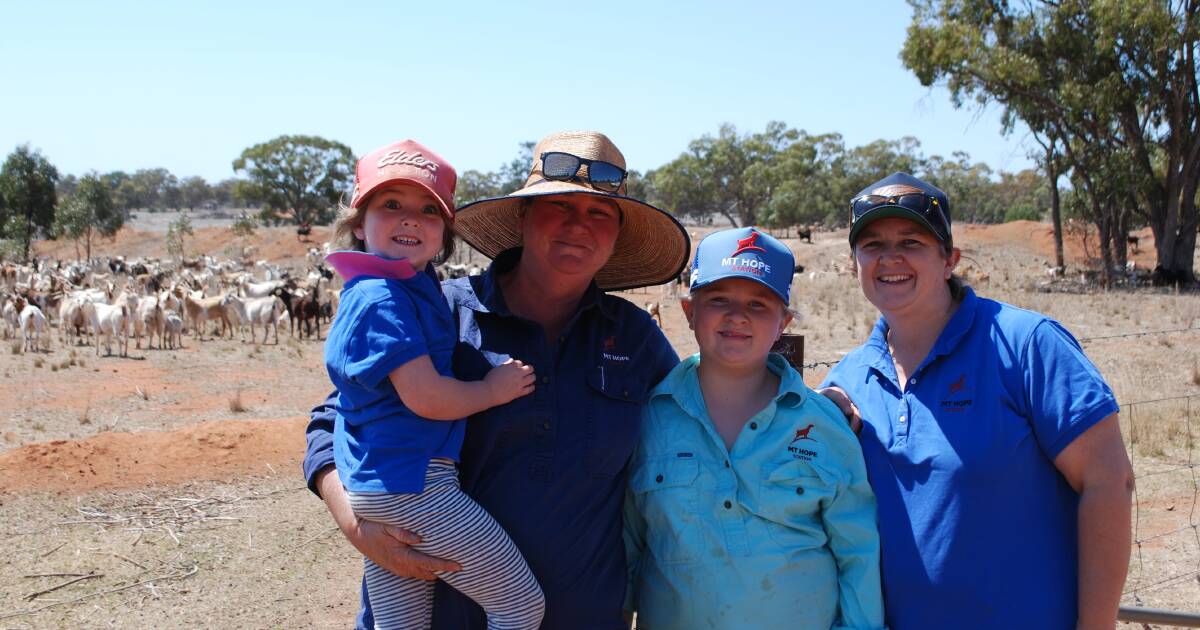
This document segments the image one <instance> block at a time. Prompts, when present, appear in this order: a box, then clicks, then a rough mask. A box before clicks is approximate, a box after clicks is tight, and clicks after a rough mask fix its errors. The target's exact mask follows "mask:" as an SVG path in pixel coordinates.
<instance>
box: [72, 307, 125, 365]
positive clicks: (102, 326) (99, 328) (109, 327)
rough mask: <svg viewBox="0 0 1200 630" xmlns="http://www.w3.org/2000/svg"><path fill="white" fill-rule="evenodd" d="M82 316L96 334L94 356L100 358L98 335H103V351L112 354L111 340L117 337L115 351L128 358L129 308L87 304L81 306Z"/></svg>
mask: <svg viewBox="0 0 1200 630" xmlns="http://www.w3.org/2000/svg"><path fill="white" fill-rule="evenodd" d="M83 309H84V315H85V316H86V317H87V318H88V320H89V321H91V323H92V330H94V331H95V333H96V356H100V335H104V339H105V341H104V348H105V351H106V352H107V353H108V354H109V355H111V354H112V338H113V335H116V336H117V350H118V351H119V352H120V353H121V356H123V357H126V356H129V329H128V326H129V307H128V306H127V305H125V304H124V303H120V304H97V303H94V302H88V303H87V304H85V305H84V306H83Z"/></svg>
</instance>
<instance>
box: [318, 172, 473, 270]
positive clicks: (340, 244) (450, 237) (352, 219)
mask: <svg viewBox="0 0 1200 630" xmlns="http://www.w3.org/2000/svg"><path fill="white" fill-rule="evenodd" d="M385 190H386V189H385ZM372 196H374V193H372ZM370 200H371V197H367V198H366V199H363V200H362V201H361V202H359V204H358V207H357V208H352V207H350V206H347V205H346V204H344V203H342V202H340V201H339V202H338V212H337V218H336V219H334V220H333V238H332V246H333V249H335V250H343V251H344V250H355V251H360V252H365V251H367V244H366V243H365V242H363V240H362V239H360V238H358V237H357V236H355V235H354V230H356V229H357V228H360V227H362V224H363V219H364V218H365V217H366V215H367V204H368V202H370ZM439 216H440V217H441V218H442V250H441V251H440V252H438V255H437V256H435V257H434V258H433V261H432V262H433V264H435V265H436V264H439V263H443V262H446V261H447V260H450V257H451V256H453V255H454V245H455V240H454V224H453V222H451V221H450V220H448V219H446V215H444V214H440V213H439Z"/></svg>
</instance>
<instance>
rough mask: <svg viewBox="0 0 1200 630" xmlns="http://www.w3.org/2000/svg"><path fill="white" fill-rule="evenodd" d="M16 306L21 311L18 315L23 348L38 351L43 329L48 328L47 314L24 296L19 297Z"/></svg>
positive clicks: (26, 350)
mask: <svg viewBox="0 0 1200 630" xmlns="http://www.w3.org/2000/svg"><path fill="white" fill-rule="evenodd" d="M14 306H15V308H16V309H17V311H18V312H19V313H20V315H18V317H19V318H20V326H21V346H22V350H23V351H24V352H28V351H30V350H33V351H34V352H38V351H39V350H41V346H42V329H43V328H46V315H45V314H43V313H42V309H40V308H38V307H37V306H35V305H33V304H30V303H29V302H27V301H25V298H22V297H19V298H17V303H16V304H15V305H14Z"/></svg>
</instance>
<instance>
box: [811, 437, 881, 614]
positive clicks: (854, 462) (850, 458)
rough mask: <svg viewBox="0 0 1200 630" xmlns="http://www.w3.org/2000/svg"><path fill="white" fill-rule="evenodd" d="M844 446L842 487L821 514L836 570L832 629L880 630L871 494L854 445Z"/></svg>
mask: <svg viewBox="0 0 1200 630" xmlns="http://www.w3.org/2000/svg"><path fill="white" fill-rule="evenodd" d="M843 430H845V429H843ZM845 442H846V451H850V450H851V449H852V451H853V452H843V453H842V458H841V459H842V462H843V465H844V466H845V468H844V469H843V471H842V472H843V474H844V478H843V479H844V481H845V483H844V485H842V486H841V487H839V488H838V492H837V494H836V495H834V497H833V499H832V500H831V501H830V502H829V504H828V505H826V506H825V507H824V509H823V510H822V511H821V517H822V520H823V521H824V526H825V533H826V534H827V535H828V536H829V550H830V551H832V552H833V557H834V560H835V561H836V562H837V567H838V611H839V613H840V614H839V618H840V622H839V625H838V626H836V628H838V629H842V628H847V629H848V628H883V627H884V625H883V623H884V622H883V594H882V588H881V586H880V575H879V530H878V529H877V525H876V517H875V494H874V493H873V492H872V491H871V485H870V484H869V483H867V470H866V465H865V464H864V463H863V457H862V452H861V451H859V449H858V441H857V440H853V439H848V440H845Z"/></svg>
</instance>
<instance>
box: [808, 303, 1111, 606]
mask: <svg viewBox="0 0 1200 630" xmlns="http://www.w3.org/2000/svg"><path fill="white" fill-rule="evenodd" d="M886 335H887V322H886V321H884V320H883V319H882V318H881V319H880V320H879V322H878V323H877V324H876V325H875V329H874V331H873V332H872V333H871V336H870V338H869V339H868V340H867V342H866V343H865V344H863V345H862V346H861V347H859V348H857V349H855V350H854V351H853V352H851V353H850V354H849V355H847V356H846V358H845V359H843V360H842V361H841V362H840V363H839V364H838V365H837V366H836V367H835V368H834V369H833V371H831V372H830V373H829V376H828V377H827V378H826V380H825V385H837V386H839V387H841V388H843V389H845V390H846V391H847V392H848V393H849V394H850V397H851V399H853V400H854V402H855V403H856V404H857V405H858V407H859V409H860V410H861V412H862V415H863V430H862V434H861V435H860V441H861V443H862V448H863V455H864V457H865V459H866V463H867V474H868V477H869V479H870V481H871V487H872V488H873V489H874V491H875V496H876V500H877V502H878V506H879V528H880V543H881V546H882V552H883V553H882V568H883V593H884V610H885V612H886V616H887V623H888V626H890V627H891V628H893V629H896V630H905V629H908V628H919V629H921V630H928V629H937V628H964V627H970V628H979V629H986V628H997V629H999V628H1005V629H1007V628H1030V629H1036V628H1060V629H1061V628H1074V627H1075V620H1076V594H1077V577H1078V570H1077V562H1078V558H1077V530H1076V518H1077V507H1078V502H1079V497H1078V495H1077V494H1076V493H1075V492H1074V491H1073V490H1072V489H1071V487H1070V486H1069V485H1068V484H1067V482H1066V479H1064V478H1063V476H1062V474H1060V473H1059V472H1058V469H1057V468H1055V466H1054V461H1053V460H1054V458H1055V457H1056V456H1058V454H1059V453H1061V452H1062V450H1063V449H1064V448H1066V447H1067V445H1069V444H1070V443H1071V442H1072V441H1073V440H1074V439H1075V438H1077V437H1079V435H1080V434H1082V433H1083V432H1084V431H1087V430H1088V429H1089V428H1091V427H1092V426H1094V425H1095V424H1096V423H1097V422H1099V421H1100V420H1102V419H1104V418H1105V417H1107V416H1109V415H1111V414H1113V413H1116V412H1117V410H1118V407H1117V402H1116V400H1115V398H1114V397H1113V394H1112V390H1110V389H1109V387H1108V385H1106V384H1105V383H1104V380H1103V379H1102V378H1101V376H1100V373H1099V372H1098V371H1097V370H1096V368H1095V366H1093V365H1092V363H1091V362H1090V361H1088V359H1087V357H1086V356H1084V354H1083V350H1082V349H1081V348H1080V347H1079V344H1078V342H1076V341H1075V339H1074V337H1072V336H1071V334H1070V333H1069V332H1067V330H1066V329H1064V328H1063V327H1062V326H1061V325H1060V324H1058V323H1057V322H1055V321H1054V320H1051V319H1049V318H1047V317H1045V316H1043V315H1040V314H1038V313H1034V312H1030V311H1026V310H1022V309H1019V308H1016V307H1013V306H1010V305H1007V304H1002V303H1000V302H995V301H992V300H987V299H982V298H978V297H976V296H975V294H974V292H972V291H970V290H968V291H967V294H966V297H965V298H964V299H963V301H962V303H961V304H960V305H959V307H958V310H957V311H956V312H955V313H954V315H953V316H952V317H951V319H950V321H949V323H947V324H946V327H945V328H944V329H943V330H942V333H941V335H940V336H939V337H938V339H937V341H936V342H935V343H934V346H933V348H932V350H931V351H930V353H929V356H928V357H926V358H925V360H924V361H923V362H922V363H921V365H920V366H919V367H918V368H917V369H916V370H915V371H914V372H913V373H912V374H911V375H910V376H909V382H908V383H907V386H906V389H905V390H904V391H901V389H900V386H899V383H898V382H897V379H896V369H895V365H894V364H893V363H892V359H891V356H890V354H889V353H888V348H887V338H886Z"/></svg>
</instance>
